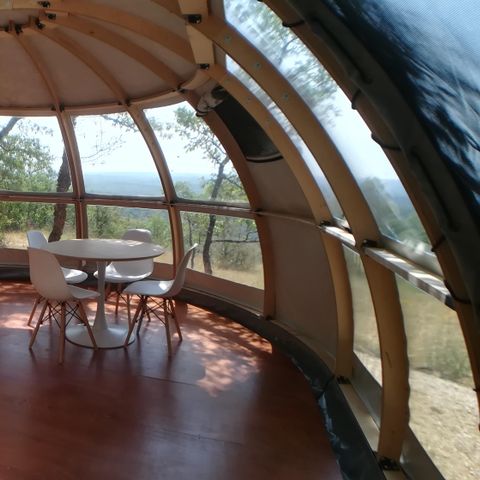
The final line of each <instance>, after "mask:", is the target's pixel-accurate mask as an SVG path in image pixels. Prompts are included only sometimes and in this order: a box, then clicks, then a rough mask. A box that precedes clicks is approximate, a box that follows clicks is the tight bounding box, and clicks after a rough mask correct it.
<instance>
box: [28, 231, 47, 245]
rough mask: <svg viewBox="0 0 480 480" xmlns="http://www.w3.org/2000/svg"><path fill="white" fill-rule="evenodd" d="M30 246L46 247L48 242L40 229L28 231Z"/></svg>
mask: <svg viewBox="0 0 480 480" xmlns="http://www.w3.org/2000/svg"><path fill="white" fill-rule="evenodd" d="M27 241H28V246H29V247H32V248H45V247H46V246H47V244H48V242H47V239H46V238H45V235H44V234H43V233H42V232H41V231H40V230H29V231H28V232H27Z"/></svg>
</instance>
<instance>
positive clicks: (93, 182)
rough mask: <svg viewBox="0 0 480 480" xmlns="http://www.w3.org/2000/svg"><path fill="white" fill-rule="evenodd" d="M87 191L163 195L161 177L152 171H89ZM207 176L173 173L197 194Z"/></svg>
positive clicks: (86, 181)
mask: <svg viewBox="0 0 480 480" xmlns="http://www.w3.org/2000/svg"><path fill="white" fill-rule="evenodd" d="M84 179H85V190H86V191H87V193H96V194H104V195H130V196H144V197H161V196H163V188H162V185H161V183H160V179H159V178H158V177H157V176H156V175H155V174H154V173H150V172H137V173H131V172H98V173H93V172H88V173H85V174H84ZM204 179H205V177H204V176H202V175H199V174H194V173H180V174H173V181H174V183H176V182H185V183H186V184H187V185H188V188H189V189H190V190H191V191H192V192H194V193H195V194H199V193H200V192H201V191H202V189H203V182H204Z"/></svg>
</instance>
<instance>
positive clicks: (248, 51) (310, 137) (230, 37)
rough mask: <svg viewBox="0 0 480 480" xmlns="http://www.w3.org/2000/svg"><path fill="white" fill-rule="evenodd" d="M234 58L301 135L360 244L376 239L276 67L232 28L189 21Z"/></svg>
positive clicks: (346, 174) (328, 147)
mask: <svg viewBox="0 0 480 480" xmlns="http://www.w3.org/2000/svg"><path fill="white" fill-rule="evenodd" d="M193 26H194V27H195V28H197V29H198V30H199V31H200V32H202V33H203V34H204V35H206V36H207V37H208V38H210V39H211V40H212V41H213V42H214V43H216V44H217V45H218V46H220V47H221V48H222V49H223V50H224V51H225V52H226V53H227V54H228V55H230V56H231V57H232V58H233V59H234V60H235V61H237V62H238V63H239V64H240V65H242V67H243V68H244V69H245V70H246V71H247V72H248V73H249V74H250V75H251V76H252V78H254V79H255V80H256V81H257V83H259V85H260V86H261V87H262V88H263V89H264V90H265V91H266V92H267V93H268V94H269V95H270V97H271V98H272V100H273V101H274V102H275V103H276V104H277V105H278V107H279V108H280V109H281V110H282V111H283V112H284V113H285V115H286V116H287V118H288V119H289V120H290V122H291V123H292V125H293V126H294V127H295V128H296V130H297V132H298V133H299V134H300V136H301V137H302V138H303V140H304V141H305V143H306V144H307V146H308V147H309V148H310V151H311V152H312V154H313V155H314V157H315V158H316V160H317V162H318V163H319V165H320V167H321V168H322V170H323V172H324V173H325V176H326V177H327V179H328V180H329V182H330V184H331V186H332V189H333V191H334V192H335V194H336V196H337V199H338V201H339V202H340V204H341V206H342V208H343V211H344V213H345V216H346V217H347V220H348V222H349V224H350V226H351V227H352V230H353V231H354V232H355V235H356V239H357V241H358V242H359V244H361V243H362V242H363V241H364V240H366V239H370V240H379V239H380V232H379V230H378V227H377V224H376V222H375V220H374V218H373V215H372V213H371V211H370V208H369V206H368V204H367V203H366V201H365V198H364V197H363V194H362V192H361V191H360V188H359V186H358V184H357V182H356V181H355V179H354V178H353V175H352V173H351V172H350V170H349V168H348V167H347V165H346V164H345V161H344V160H343V158H342V157H341V156H340V154H339V153H338V151H337V149H336V148H335V146H334V145H333V143H332V141H331V140H330V138H329V137H328V135H327V133H326V132H325V130H324V129H323V127H322V125H321V124H320V123H319V121H318V119H317V118H316V117H315V115H314V114H313V112H312V111H311V109H310V108H309V107H308V105H307V104H306V103H305V101H304V100H303V99H302V98H301V97H300V96H299V94H298V93H297V92H296V91H295V90H294V89H293V87H292V86H291V85H290V84H289V83H288V81H287V80H286V79H285V78H284V77H283V76H282V75H281V74H280V73H279V72H278V71H277V69H276V68H275V67H274V66H273V65H272V64H271V63H270V62H269V61H268V60H267V59H266V58H265V57H264V56H263V55H262V54H261V53H260V52H259V51H258V50H257V49H256V48H255V47H254V46H253V45H251V44H250V43H249V42H248V41H247V40H246V39H245V38H243V37H242V36H241V35H240V34H239V33H238V32H237V31H236V30H235V29H233V28H232V27H230V26H228V25H226V24H225V23H223V22H222V21H221V20H219V19H218V18H215V17H214V16H209V17H208V18H207V19H205V21H202V22H201V23H199V24H195V25H193Z"/></svg>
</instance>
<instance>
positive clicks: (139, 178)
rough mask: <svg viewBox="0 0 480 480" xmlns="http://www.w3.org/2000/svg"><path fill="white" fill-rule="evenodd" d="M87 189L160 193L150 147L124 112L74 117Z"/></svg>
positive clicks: (139, 194)
mask: <svg viewBox="0 0 480 480" xmlns="http://www.w3.org/2000/svg"><path fill="white" fill-rule="evenodd" d="M72 120H73V124H74V128H75V135H76V138H77V144H78V149H79V151H80V160H81V163H82V171H83V178H84V182H85V191H86V193H92V194H98V195H119V196H130V197H162V196H163V188H162V185H161V182H160V177H159V174H158V171H157V168H156V167H155V163H154V161H153V158H152V155H151V153H150V150H149V149H148V147H147V144H146V143H145V140H144V138H143V136H142V135H141V133H140V131H139V130H138V128H137V126H136V125H135V123H134V122H133V120H132V118H131V117H130V115H128V114H127V113H115V114H108V115H81V116H77V117H74V118H73V119H72Z"/></svg>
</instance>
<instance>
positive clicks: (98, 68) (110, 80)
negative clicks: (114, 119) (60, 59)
mask: <svg viewBox="0 0 480 480" xmlns="http://www.w3.org/2000/svg"><path fill="white" fill-rule="evenodd" d="M32 31H34V32H35V33H37V34H39V35H42V36H45V37H47V38H48V39H50V40H51V41H52V42H55V43H57V44H58V45H60V46H61V47H62V48H64V49H65V50H67V51H69V52H70V53H71V54H72V55H73V56H74V57H75V58H77V59H78V60H79V61H80V62H82V63H84V64H85V65H86V66H87V67H88V68H90V70H91V71H92V72H93V73H94V74H95V75H96V76H97V77H98V78H100V80H102V82H103V83H104V84H105V85H106V86H107V87H108V88H109V89H110V90H111V91H112V93H113V94H114V95H115V97H116V98H117V101H118V102H119V103H121V104H123V105H126V104H127V103H128V100H127V94H126V93H125V91H124V89H123V87H122V86H121V85H120V84H119V83H118V82H117V80H116V79H115V77H114V76H113V75H112V74H111V73H110V71H109V70H107V68H105V66H104V65H103V64H102V63H101V62H99V61H98V60H97V59H96V58H95V57H94V56H93V55H92V54H91V53H90V52H89V51H88V50H87V49H85V48H83V47H82V46H80V45H79V44H78V43H77V42H76V41H74V40H72V39H71V38H69V37H67V36H66V35H65V34H63V33H62V32H61V31H60V30H59V29H58V28H42V29H37V28H33V29H32Z"/></svg>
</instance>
